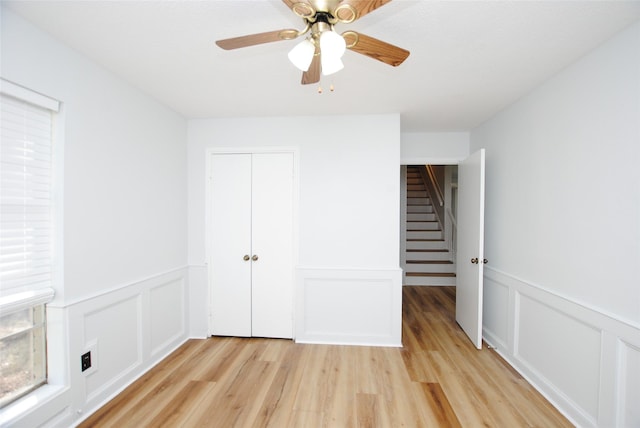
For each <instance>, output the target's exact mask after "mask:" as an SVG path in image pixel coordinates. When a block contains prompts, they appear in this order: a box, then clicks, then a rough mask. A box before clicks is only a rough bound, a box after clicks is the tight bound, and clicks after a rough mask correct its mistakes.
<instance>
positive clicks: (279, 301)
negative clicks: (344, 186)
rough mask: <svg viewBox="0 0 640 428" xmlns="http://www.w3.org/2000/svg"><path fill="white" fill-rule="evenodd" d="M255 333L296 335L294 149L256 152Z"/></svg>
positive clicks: (253, 249) (254, 233)
mask: <svg viewBox="0 0 640 428" xmlns="http://www.w3.org/2000/svg"><path fill="white" fill-rule="evenodd" d="M252 159H253V169H252V183H253V184H252V218H251V221H252V228H251V230H252V256H255V257H254V258H257V260H254V261H252V300H251V301H252V310H251V314H252V317H251V331H252V336H259V337H279V338H292V337H293V154H292V153H258V154H253V158H252Z"/></svg>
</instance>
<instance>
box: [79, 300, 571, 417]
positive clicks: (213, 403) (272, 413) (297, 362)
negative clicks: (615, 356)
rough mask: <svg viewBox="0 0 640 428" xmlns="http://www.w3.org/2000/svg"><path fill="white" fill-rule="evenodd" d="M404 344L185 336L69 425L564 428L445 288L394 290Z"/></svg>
mask: <svg viewBox="0 0 640 428" xmlns="http://www.w3.org/2000/svg"><path fill="white" fill-rule="evenodd" d="M403 298H404V304H403V342H404V348H373V347H358V346H327V345H302V344H295V343H293V342H292V341H287V340H274V339H257V338H252V339H241V338H211V339H207V340H190V341H188V342H187V343H186V344H184V345H183V346H182V347H180V348H179V349H178V350H176V351H175V352H174V353H173V354H171V355H170V356H169V357H168V358H166V359H165V360H164V361H162V362H161V363H160V364H159V365H158V366H156V367H155V368H154V369H153V370H151V371H150V372H149V373H147V374H146V375H144V376H143V377H142V378H140V379H139V380H138V381H136V382H135V383H134V384H133V385H131V386H130V387H129V388H127V389H126V390H125V391H124V392H123V393H122V394H120V395H118V396H117V397H116V398H115V399H113V400H112V401H111V402H109V403H107V405H105V406H104V407H103V408H102V409H100V410H99V411H98V412H96V413H95V414H94V415H92V416H91V417H90V418H89V419H87V420H86V421H85V422H84V423H83V424H82V425H81V427H154V428H155V427H305V428H307V427H332V428H333V427H457V426H463V427H475V426H490V427H526V426H538V427H567V426H571V424H570V423H569V422H568V421H567V420H566V419H565V418H564V417H563V416H562V415H561V414H560V413H558V411H557V410H555V409H554V408H553V407H552V406H551V405H550V404H549V403H548V402H547V401H546V400H545V399H544V398H543V397H542V396H541V395H540V394H539V393H537V392H536V391H535V390H534V389H533V388H532V387H531V386H530V385H529V384H528V383H527V382H526V381H525V380H524V379H523V378H522V377H521V376H519V375H518V374H517V373H516V372H515V371H514V370H513V369H512V368H511V367H510V366H509V365H507V364H506V363H505V362H504V361H503V360H502V359H501V358H500V357H499V356H498V355H497V354H496V353H495V352H493V351H491V350H488V349H483V350H481V351H478V350H476V349H475V348H474V347H473V345H472V344H471V342H470V341H469V340H468V339H467V337H466V336H465V335H464V333H463V332H462V330H461V329H460V328H459V327H458V325H457V324H456V323H455V317H454V312H455V288H453V287H405V288H404V292H403Z"/></svg>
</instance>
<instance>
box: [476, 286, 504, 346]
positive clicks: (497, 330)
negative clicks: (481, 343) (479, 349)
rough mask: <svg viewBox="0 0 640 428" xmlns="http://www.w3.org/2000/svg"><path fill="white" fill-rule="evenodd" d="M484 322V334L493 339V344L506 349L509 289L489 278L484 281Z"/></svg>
mask: <svg viewBox="0 0 640 428" xmlns="http://www.w3.org/2000/svg"><path fill="white" fill-rule="evenodd" d="M482 322H483V330H484V334H485V335H489V336H490V337H491V342H492V343H495V344H496V345H497V344H498V343H499V344H500V345H501V346H502V347H506V346H507V341H508V331H509V330H508V329H509V287H507V286H505V285H503V284H500V283H498V282H496V281H492V280H490V279H488V278H485V280H484V295H483V299H482Z"/></svg>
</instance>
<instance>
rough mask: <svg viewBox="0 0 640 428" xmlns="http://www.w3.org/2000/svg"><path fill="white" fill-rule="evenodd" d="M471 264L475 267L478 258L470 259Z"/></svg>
mask: <svg viewBox="0 0 640 428" xmlns="http://www.w3.org/2000/svg"><path fill="white" fill-rule="evenodd" d="M471 263H473V264H474V265H477V264H478V258H477V257H474V258H472V259H471Z"/></svg>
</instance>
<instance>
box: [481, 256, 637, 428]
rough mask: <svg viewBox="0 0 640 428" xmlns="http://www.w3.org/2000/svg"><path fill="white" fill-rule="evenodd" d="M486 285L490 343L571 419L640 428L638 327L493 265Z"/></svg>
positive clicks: (486, 271)
mask: <svg viewBox="0 0 640 428" xmlns="http://www.w3.org/2000/svg"><path fill="white" fill-rule="evenodd" d="M484 281H485V289H484V308H483V312H484V318H485V320H484V323H483V337H484V339H485V340H486V341H487V343H489V344H490V345H491V346H494V347H496V349H497V351H498V353H500V354H501V355H502V356H503V357H504V358H505V359H506V360H507V361H508V362H509V363H510V364H511V365H512V366H513V367H514V368H515V369H516V370H518V371H519V372H520V373H521V374H522V375H523V376H524V377H525V378H526V379H527V380H528V381H529V382H530V383H531V384H532V385H534V386H535V387H536V389H538V390H539V391H540V392H541V393H542V394H543V395H545V396H546V397H547V398H548V399H549V400H550V401H551V402H552V403H553V404H554V405H555V406H556V407H557V408H558V409H559V410H560V411H561V412H563V413H564V414H565V416H567V417H568V418H569V419H570V420H571V421H572V422H573V423H575V424H576V425H577V426H584V427H596V426H600V427H605V426H606V427H631V426H640V410H638V409H639V407H638V403H639V402H640V328H639V326H637V325H632V324H630V323H628V322H625V321H624V320H620V319H617V318H614V317H612V316H610V315H608V314H605V313H602V312H600V311H598V310H597V309H596V308H591V307H586V306H584V305H581V304H579V303H577V302H574V301H572V300H570V299H567V298H565V297H563V296H559V295H557V294H554V293H552V292H550V291H548V290H546V289H544V288H543V287H540V286H538V285H535V284H531V283H528V282H525V281H523V280H521V279H519V278H516V277H514V276H511V275H509V274H507V273H504V272H501V271H499V270H497V269H494V268H491V267H489V266H485V269H484ZM505 322H506V328H505V325H504V323H505Z"/></svg>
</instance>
